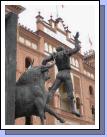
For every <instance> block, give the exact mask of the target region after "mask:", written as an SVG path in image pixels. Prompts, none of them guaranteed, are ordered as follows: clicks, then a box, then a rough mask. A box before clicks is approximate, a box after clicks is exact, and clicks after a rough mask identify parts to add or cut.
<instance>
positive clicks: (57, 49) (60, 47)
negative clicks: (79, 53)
mask: <svg viewBox="0 0 107 137" xmlns="http://www.w3.org/2000/svg"><path fill="white" fill-rule="evenodd" d="M63 50H64V47H62V46H59V47H58V48H56V51H57V52H60V51H63Z"/></svg>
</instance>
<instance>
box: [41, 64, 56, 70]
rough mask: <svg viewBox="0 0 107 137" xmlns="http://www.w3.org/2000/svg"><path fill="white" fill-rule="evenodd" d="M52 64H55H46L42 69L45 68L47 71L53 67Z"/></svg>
mask: <svg viewBox="0 0 107 137" xmlns="http://www.w3.org/2000/svg"><path fill="white" fill-rule="evenodd" d="M54 64H55V63H51V64H47V65H46V66H44V67H45V68H47V69H49V68H51V67H53V66H54Z"/></svg>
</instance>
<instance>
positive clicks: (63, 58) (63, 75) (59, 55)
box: [42, 32, 81, 116]
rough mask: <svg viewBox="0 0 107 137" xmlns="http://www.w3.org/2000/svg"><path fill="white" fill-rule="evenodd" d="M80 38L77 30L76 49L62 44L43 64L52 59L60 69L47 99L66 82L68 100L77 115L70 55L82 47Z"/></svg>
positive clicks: (75, 37)
mask: <svg viewBox="0 0 107 137" xmlns="http://www.w3.org/2000/svg"><path fill="white" fill-rule="evenodd" d="M78 38H79V32H77V33H76V35H75V36H74V39H75V48H74V49H65V48H63V47H62V46H60V47H58V48H57V49H56V51H57V52H55V53H53V54H51V55H50V56H48V57H46V58H45V59H44V60H43V61H42V64H43V65H46V64H47V63H48V62H50V61H55V63H56V66H57V69H58V74H57V76H56V80H55V81H54V83H53V85H52V87H51V88H50V90H49V93H48V99H47V101H48V102H49V101H50V100H51V98H52V96H53V94H54V93H55V92H56V90H57V89H58V88H59V87H60V85H61V84H62V83H64V86H65V88H66V91H67V95H68V101H69V102H70V104H71V109H72V110H71V111H72V113H73V114H75V115H76V116H80V114H79V113H77V111H76V110H75V106H74V101H73V98H74V96H73V84H72V79H71V76H70V70H71V65H70V56H72V55H73V54H76V53H77V52H78V51H79V50H80V48H81V47H80V45H79V43H80V41H79V40H78Z"/></svg>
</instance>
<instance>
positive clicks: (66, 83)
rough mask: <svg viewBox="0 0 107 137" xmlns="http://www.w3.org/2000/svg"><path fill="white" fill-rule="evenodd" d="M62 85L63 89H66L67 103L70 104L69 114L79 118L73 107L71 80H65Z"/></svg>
mask: <svg viewBox="0 0 107 137" xmlns="http://www.w3.org/2000/svg"><path fill="white" fill-rule="evenodd" d="M64 84H65V88H66V91H67V95H68V101H69V103H70V104H71V112H72V113H73V114H75V115H76V116H79V117H80V114H79V113H78V112H77V110H76V108H75V105H74V100H73V98H74V96H73V84H72V80H71V79H70V78H69V79H66V80H65V81H64Z"/></svg>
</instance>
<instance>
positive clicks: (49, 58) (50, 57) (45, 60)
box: [42, 54, 54, 65]
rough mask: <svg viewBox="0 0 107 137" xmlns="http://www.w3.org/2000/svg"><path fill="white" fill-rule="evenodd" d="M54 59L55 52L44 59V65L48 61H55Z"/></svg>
mask: <svg viewBox="0 0 107 137" xmlns="http://www.w3.org/2000/svg"><path fill="white" fill-rule="evenodd" d="M53 60H54V58H53V54H51V55H50V56H48V57H46V58H44V59H43V61H42V65H46V64H47V63H48V62H50V61H53Z"/></svg>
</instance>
